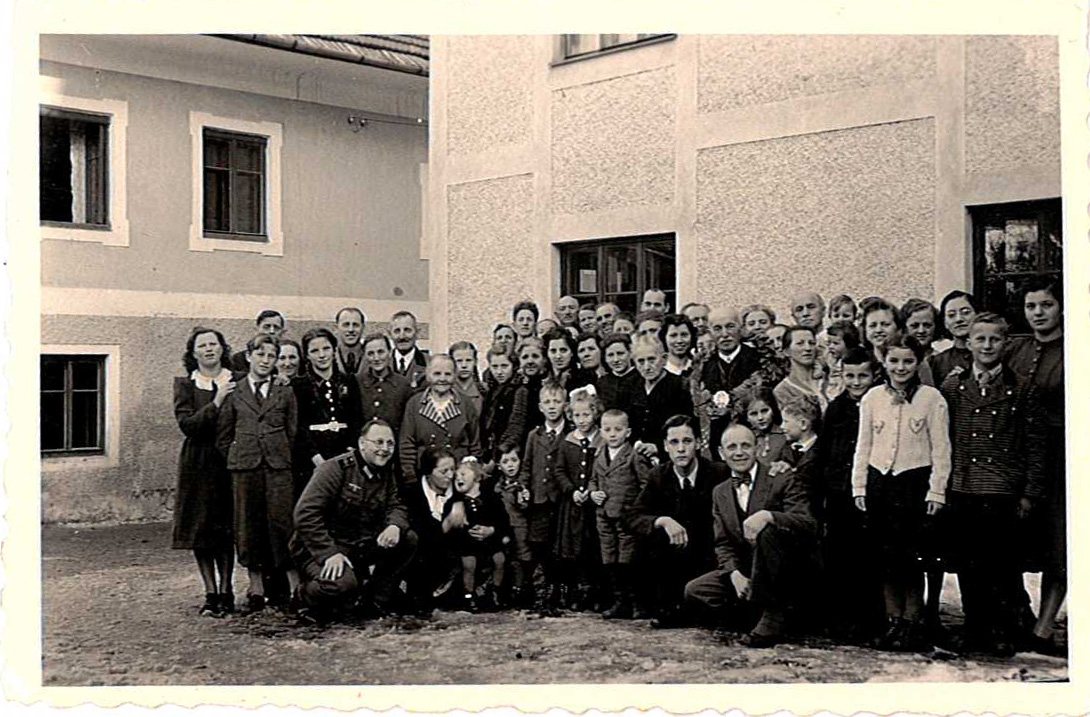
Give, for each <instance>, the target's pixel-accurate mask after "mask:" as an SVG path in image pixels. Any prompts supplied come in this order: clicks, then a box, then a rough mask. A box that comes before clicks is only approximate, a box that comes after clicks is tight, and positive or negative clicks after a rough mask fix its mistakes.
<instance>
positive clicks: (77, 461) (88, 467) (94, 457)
mask: <svg viewBox="0 0 1090 717" xmlns="http://www.w3.org/2000/svg"><path fill="white" fill-rule="evenodd" d="M120 466H121V462H120V461H119V460H118V459H117V457H116V456H110V455H107V454H105V453H95V454H90V455H79V454H72V453H66V454H64V455H52V454H48V453H47V454H43V455H42V473H53V472H57V471H71V470H84V471H96V470H106V469H109V468H119V467H120Z"/></svg>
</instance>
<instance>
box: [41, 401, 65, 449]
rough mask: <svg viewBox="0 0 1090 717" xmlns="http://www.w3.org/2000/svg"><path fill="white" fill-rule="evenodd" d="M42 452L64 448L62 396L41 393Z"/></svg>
mask: <svg viewBox="0 0 1090 717" xmlns="http://www.w3.org/2000/svg"><path fill="white" fill-rule="evenodd" d="M40 426H41V439H42V450H43V451H50V450H62V449H63V448H64V394H63V393H43V394H42V414H41V422H40Z"/></svg>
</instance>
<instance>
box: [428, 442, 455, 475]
mask: <svg viewBox="0 0 1090 717" xmlns="http://www.w3.org/2000/svg"><path fill="white" fill-rule="evenodd" d="M444 458H449V459H451V460H452V461H454V464H455V466H457V464H458V459H457V458H456V457H455V455H454V453H452V452H451V451H450V450H448V449H446V448H442V447H439V448H428V449H427V450H425V451H424V454H423V455H422V456H420V474H421V475H424V476H429V475H431V474H432V472H433V471H435V469H436V468H438V467H439V461H441V460H443V459H444Z"/></svg>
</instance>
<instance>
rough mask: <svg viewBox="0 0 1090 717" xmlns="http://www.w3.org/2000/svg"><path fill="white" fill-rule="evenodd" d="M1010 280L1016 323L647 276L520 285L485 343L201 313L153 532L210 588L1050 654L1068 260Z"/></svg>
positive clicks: (221, 596)
mask: <svg viewBox="0 0 1090 717" xmlns="http://www.w3.org/2000/svg"><path fill="white" fill-rule="evenodd" d="M1022 296H1023V307H1022V308H1023V310H1024V317H1025V321H1026V323H1027V324H1028V326H1029V327H1030V328H1031V330H1032V335H1027V336H1013V335H1011V329H1010V326H1009V324H1008V321H1007V319H1005V318H1004V317H1002V316H1000V315H997V314H995V313H991V312H987V311H981V310H979V308H980V307H978V305H977V300H976V299H975V298H974V297H973V296H971V295H970V294H968V293H966V292H963V291H953V292H951V293H949V294H948V295H946V296H945V297H944V298H943V299H942V301H941V303H940V305H939V306H938V307H935V306H934V305H932V304H931V303H930V302H928V301H926V300H923V299H910V300H909V301H907V302H905V303H904V304H903V305H902V306H895V305H893V304H891V303H890V302H888V301H886V300H884V299H882V298H880V297H868V298H865V299H862V300H861V301H858V302H856V301H854V300H853V299H852V298H851V297H848V296H845V295H840V296H836V297H835V298H833V299H832V300H831V301H829V302H828V305H826V302H825V301H824V300H823V299H822V297H821V296H819V295H817V294H816V293H813V292H808V291H804V292H800V293H799V294H798V295H797V296H795V297H794V298H793V299H792V301H791V305H790V307H789V313H790V317H791V319H790V323H781V322H778V321H777V314H776V312H775V311H774V310H773V309H772V308H771V307H769V306H766V305H763V304H754V305H751V306H747V307H745V308H744V309H742V310H738V309H735V308H733V307H709V306H706V305H704V304H700V303H690V304H687V305H685V306H684V307H682V308H681V309H680V310H679V311H677V312H676V313H674V312H672V311H671V308H672V307H670V306H669V305H668V302H667V296H666V294H665V293H664V292H662V291H659V290H656V289H649V290H648V291H647V292H645V293H644V295H643V296H642V303H641V306H640V312H639V313H638V314H637V315H635V316H632V315H630V314H627V313H625V312H623V311H620V310H619V309H618V307H617V306H615V305H614V304H610V303H603V304H598V305H593V304H583V305H580V303H579V301H578V300H576V299H575V298H573V297H570V296H564V297H561V298H560V299H559V300H558V301H557V302H556V304H555V310H554V315H553V316H552V317H543V316H541V315H540V313H539V308H538V306H537V305H536V304H535V303H534V302H532V301H529V300H527V301H522V302H519V303H518V304H516V305H515V306H514V308H513V310H512V312H511V314H510V320H509V321H502V322H501V323H499V324H497V325H496V326H495V329H494V330H493V332H492V344H491V345H490V346H489V347H487V349H486V350H484V351H483V356H481V355H480V354H479V352H478V348H477V347H476V346H474V345H473V344H472V343H469V342H466V341H457V342H455V343H453V344H452V345H451V346H450V347H449V349H448V350H447V351H446V352H435V353H432V354H429V353H428V352H426V351H424V350H423V349H422V348H420V347H418V346H417V321H416V318H415V317H414V316H413V315H412V314H411V313H409V312H406V311H401V312H398V313H396V314H394V315H393V316H392V317H391V318H390V320H389V322H388V324H387V328H386V330H385V331H381V332H379V331H371V332H368V331H367V323H366V319H365V317H364V314H363V312H362V311H360V310H359V309H357V308H345V309H342V310H341V311H340V312H338V313H337V315H336V316H335V317H334V324H335V328H334V329H333V330H330V329H327V328H324V327H315V328H311V329H309V330H307V331H306V332H305V333H303V335H302V336H301V338H300V340H298V341H296V340H294V339H292V338H289V337H288V334H287V333H286V331H285V329H286V324H285V319H284V317H283V316H282V315H281V314H279V313H278V312H276V311H272V310H266V311H262V312H261V313H260V314H259V315H258V317H257V320H256V329H257V331H256V335H254V336H253V337H252V338H250V339H249V341H248V342H247V345H246V348H245V349H244V350H241V351H238V352H236V353H232V352H231V349H230V347H229V346H228V344H227V341H226V340H225V338H224V336H223V334H222V333H221V332H220V331H218V330H216V329H214V328H207V327H196V328H195V329H194V330H193V332H192V334H191V335H190V337H189V340H188V342H187V344H186V349H185V354H184V356H183V361H184V364H185V369H186V375H185V376H183V377H179V378H176V379H175V384H174V399H175V414H176V416H177V420H178V423H179V425H180V427H181V429H182V431H183V433H184V434H185V442H184V444H183V447H182V453H181V459H180V470H179V481H178V490H177V498H176V505H175V511H174V521H175V527H174V543H173V544H174V547H175V548H181V549H189V550H192V551H193V553H194V555H195V557H196V561H197V565H198V569H199V572H200V576H201V578H202V580H203V582H204V588H205V593H206V599H205V603H204V605H203V606H202V608H201V613H202V614H205V615H215V616H223V615H228V614H232V613H234V612H235V611H236V609H238V610H240V611H242V612H256V611H260V610H263V609H265V608H266V606H268V605H274V606H278V607H279V608H280V609H283V610H285V611H286V612H288V613H290V614H291V615H294V616H295V617H296V618H297V619H298V620H299V621H300V622H305V623H319V624H320V623H326V622H328V621H331V620H337V619H341V618H345V617H352V618H364V619H366V618H368V617H379V616H383V615H386V614H388V613H392V612H396V613H403V614H404V613H412V614H418V615H419V614H429V613H430V612H431V611H432V610H434V609H441V610H442V609H457V610H471V611H487V610H504V609H527V610H536V611H538V612H540V613H542V614H546V615H562V614H567V613H568V612H570V611H595V612H598V613H600V614H601V616H602V617H603V618H606V619H614V620H618V619H621V620H623V619H647V618H650V619H651V622H650V626H651V627H652V628H671V627H679V626H690V625H706V626H708V627H710V628H713V629H717V630H720V631H721V634H723V635H725V636H738V635H740V638H738V639H740V640H741V641H742V642H743V643H744V644H748V645H752V646H767V645H772V644H775V643H777V642H779V641H781V640H783V639H785V638H786V637H787V636H791V635H799V634H808V633H809V634H814V633H818V634H822V635H825V636H828V637H831V638H832V639H834V640H838V641H844V642H852V643H866V644H872V645H873V646H875V647H877V648H880V649H886V650H908V651H917V650H926V649H929V648H930V647H931V646H933V645H936V644H942V645H944V646H947V647H952V648H953V649H959V650H970V651H983V652H987V653H991V654H997V655H1004V654H1007V655H1009V654H1013V652H1014V651H1015V650H1019V649H1028V650H1035V651H1038V652H1042V653H1050V654H1055V653H1057V652H1058V651H1060V647H1059V646H1058V645H1057V642H1056V640H1055V638H1054V635H1053V631H1054V628H1055V621H1056V617H1057V613H1058V611H1059V609H1060V607H1061V605H1062V603H1063V601H1064V598H1065V594H1066V585H1067V577H1066V540H1065V534H1066V527H1065V510H1066V505H1065V478H1064V384H1063V290H1062V286H1061V285H1059V284H1058V283H1057V282H1056V281H1054V280H1046V279H1040V280H1031V281H1029V282H1028V283H1027V284H1026V286H1025V287H1024V290H1023V293H1022ZM482 368H483V369H484V370H483V371H481V369H482ZM236 555H237V559H238V562H239V563H240V564H241V565H242V566H243V567H245V568H246V569H247V571H248V577H249V583H248V591H247V594H246V596H245V598H244V599H243V600H242V601H241V603H240V604H239V605H237V606H236V600H235V596H234V595H233V592H232V573H233V566H234V561H235V556H236ZM1030 571H1033V572H1037V571H1040V572H1042V579H1041V583H1040V585H1041V587H1040V590H1041V595H1040V601H1039V603H1040V607H1039V610H1038V611H1037V614H1036V615H1035V614H1034V613H1033V611H1032V610H1031V608H1030V599H1029V595H1028V594H1027V592H1026V589H1025V587H1024V582H1023V573H1024V572H1030ZM947 573H952V574H956V575H957V585H958V589H959V591H960V594H961V600H962V604H963V607H964V615H965V621H964V627H963V628H962V629H958V630H951V629H950V628H949V627H944V626H943V624H942V621H941V620H940V617H939V598H940V594H941V592H942V585H943V580H944V576H945V575H946V574H947ZM731 639H734V638H733V637H732V638H731Z"/></svg>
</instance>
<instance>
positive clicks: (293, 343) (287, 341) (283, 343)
mask: <svg viewBox="0 0 1090 717" xmlns="http://www.w3.org/2000/svg"><path fill="white" fill-rule="evenodd" d="M285 346H294V347H295V350H296V351H298V352H299V358H300V359H302V358H303V347H302V346H300V345H299V342H298V341H296V340H295V339H280V348H284V347H285Z"/></svg>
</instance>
